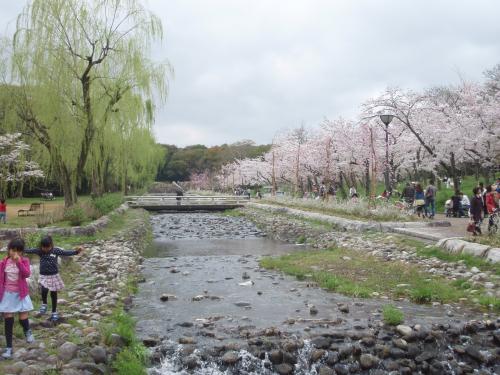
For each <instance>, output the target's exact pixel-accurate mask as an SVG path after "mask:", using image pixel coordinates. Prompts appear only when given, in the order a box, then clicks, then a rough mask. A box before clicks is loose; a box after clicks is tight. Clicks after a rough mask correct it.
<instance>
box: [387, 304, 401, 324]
mask: <svg viewBox="0 0 500 375" xmlns="http://www.w3.org/2000/svg"><path fill="white" fill-rule="evenodd" d="M382 311H383V316H384V322H386V323H387V324H389V325H391V326H397V325H398V324H401V323H403V321H404V315H403V312H402V311H401V310H399V309H398V308H397V307H395V306H394V305H385V306H384V308H383V310H382Z"/></svg>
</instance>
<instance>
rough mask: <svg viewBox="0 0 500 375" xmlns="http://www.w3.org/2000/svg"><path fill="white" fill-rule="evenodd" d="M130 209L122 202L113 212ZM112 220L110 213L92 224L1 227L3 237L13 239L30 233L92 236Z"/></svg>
mask: <svg viewBox="0 0 500 375" xmlns="http://www.w3.org/2000/svg"><path fill="white" fill-rule="evenodd" d="M127 209H128V205H127V204H125V203H124V204H122V205H121V206H120V207H118V208H117V209H115V210H113V213H116V214H123V213H124V212H125V211H126V210H127ZM110 221H111V218H110V215H105V216H102V217H100V218H99V219H97V220H94V221H93V222H91V223H90V224H87V225H82V226H76V227H67V228H60V227H45V228H35V227H26V228H7V229H0V238H1V239H11V238H14V237H23V236H25V235H26V234H28V233H43V234H48V235H55V234H57V235H60V236H91V235H94V234H96V233H97V232H98V231H100V230H102V229H104V228H106V227H107V226H108V225H109V223H110Z"/></svg>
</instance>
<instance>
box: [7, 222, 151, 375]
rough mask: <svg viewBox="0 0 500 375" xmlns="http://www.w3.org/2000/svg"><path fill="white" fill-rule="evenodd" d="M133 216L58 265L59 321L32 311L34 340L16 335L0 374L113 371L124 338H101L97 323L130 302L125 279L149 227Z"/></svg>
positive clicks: (133, 270)
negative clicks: (122, 229)
mask: <svg viewBox="0 0 500 375" xmlns="http://www.w3.org/2000/svg"><path fill="white" fill-rule="evenodd" d="M138 216H139V217H138V218H137V219H136V221H135V222H134V223H133V225H132V229H130V230H127V232H126V233H121V234H119V235H117V236H116V237H113V238H112V239H110V240H105V241H104V240H103V241H96V242H93V243H89V244H85V250H84V252H83V253H82V254H81V255H80V256H76V257H72V258H71V259H72V260H71V261H69V263H67V264H64V265H63V266H62V269H63V270H65V271H63V272H65V274H64V278H65V281H66V289H65V292H63V293H62V298H61V297H60V299H59V305H60V308H59V310H60V312H61V315H62V316H61V320H60V322H59V323H58V324H55V325H54V324H53V323H51V322H49V321H48V320H47V316H38V315H37V314H36V313H35V314H32V316H31V317H30V320H31V325H32V329H33V333H34V335H35V338H36V342H35V343H33V344H26V343H25V341H24V339H21V336H19V338H15V340H14V356H13V360H10V361H0V373H1V374H6V375H7V374H21V375H42V374H63V375H92V374H109V373H111V372H112V367H111V364H112V362H113V360H114V358H115V356H116V355H117V353H119V352H120V351H121V349H122V347H123V346H124V345H125V341H124V339H123V337H121V336H119V335H117V334H112V335H111V336H110V337H108V338H106V339H105V337H104V336H103V332H102V330H101V328H102V326H101V324H102V322H103V320H104V319H106V318H107V317H109V316H110V315H111V314H112V312H113V310H114V309H115V308H116V307H117V306H119V305H122V304H125V305H128V304H130V303H131V301H132V300H131V297H130V296H128V294H127V283H128V282H129V281H130V276H131V275H136V274H137V272H138V264H139V262H141V261H142V251H143V248H144V243H145V239H146V234H147V228H148V227H149V225H148V223H146V221H145V217H146V216H145V215H138ZM32 298H33V297H32ZM38 307H39V305H38V304H37V303H36V304H35V308H36V309H37V308H38ZM16 324H17V323H16ZM2 341H3V340H2Z"/></svg>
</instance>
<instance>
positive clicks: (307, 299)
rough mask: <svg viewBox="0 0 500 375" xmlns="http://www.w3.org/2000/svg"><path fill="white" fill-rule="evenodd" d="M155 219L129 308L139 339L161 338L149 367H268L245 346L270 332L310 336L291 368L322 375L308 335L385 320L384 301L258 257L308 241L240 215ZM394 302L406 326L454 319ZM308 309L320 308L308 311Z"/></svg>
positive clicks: (212, 370)
mask: <svg viewBox="0 0 500 375" xmlns="http://www.w3.org/2000/svg"><path fill="white" fill-rule="evenodd" d="M152 224H153V233H154V237H155V239H154V246H153V247H152V248H151V249H149V250H148V252H147V253H146V255H145V256H146V260H145V261H144V263H143V276H144V278H145V280H144V282H143V283H141V284H140V287H139V292H138V294H137V297H136V298H135V300H134V307H133V309H132V311H131V312H132V314H133V315H134V316H135V317H136V318H137V319H138V324H137V332H138V335H139V337H140V338H150V337H156V338H158V339H159V340H160V341H162V343H163V344H162V345H163V346H164V349H163V354H164V358H163V360H162V362H161V364H160V365H159V366H157V367H156V368H154V369H151V373H153V374H184V373H195V374H200V375H201V374H272V373H274V372H272V371H271V370H270V368H272V367H271V366H270V363H269V360H268V358H267V357H264V358H261V357H259V358H257V357H256V356H254V355H252V354H250V353H249V351H247V349H248V344H247V341H248V340H250V339H252V340H256V339H259V338H260V337H269V336H279V337H281V338H292V339H293V338H301V339H304V340H305V345H304V346H303V347H302V348H301V349H300V350H299V351H298V355H297V364H296V365H295V373H296V374H304V375H305V374H316V369H315V368H311V367H310V364H309V361H308V358H309V355H310V353H309V352H310V350H311V346H310V343H309V341H308V340H309V339H310V338H313V337H315V336H317V335H319V334H322V333H325V332H331V331H332V329H335V330H337V331H342V332H347V333H346V337H357V338H358V339H359V338H360V337H362V336H363V332H366V331H368V330H369V329H370V327H373V326H374V325H376V324H377V322H380V320H381V313H380V311H381V307H382V306H383V305H385V304H387V301H384V300H378V299H363V300H361V299H355V298H350V297H345V296H342V295H339V294H335V293H330V292H327V291H324V290H322V289H321V288H318V287H317V286H316V285H315V284H314V283H313V282H311V281H307V280H306V281H298V280H296V279H295V278H292V277H288V276H283V275H281V274H280V273H278V272H274V271H268V270H264V269H261V268H260V267H259V264H258V262H259V259H260V258H261V257H262V256H264V255H279V254H286V253H290V252H293V251H297V250H303V249H304V247H303V246H297V245H293V244H285V243H281V242H277V241H274V240H270V239H267V238H266V237H265V235H264V234H263V233H262V232H261V231H259V230H258V229H257V228H256V227H255V226H254V225H253V224H251V223H250V222H248V221H246V220H245V219H243V218H239V217H224V216H220V215H216V214H204V213H190V214H161V215H156V216H153V217H152ZM311 251H313V250H311ZM162 295H164V298H163V301H162V299H161V298H160V297H161V296H162ZM339 303H345V304H348V305H349V306H350V311H349V312H348V313H342V312H340V311H339V309H338V304H339ZM397 305H398V306H399V307H401V308H402V309H403V311H404V314H405V319H406V323H408V324H411V323H412V322H419V323H420V324H422V322H424V323H426V324H429V325H430V324H432V323H436V322H438V323H439V322H449V318H447V317H446V311H445V310H444V309H443V308H434V307H427V306H419V305H413V304H409V303H397ZM311 306H315V308H316V310H317V313H315V314H313V315H311ZM456 317H457V318H459V312H458V313H456ZM462 318H463V317H462ZM179 342H181V343H183V344H179ZM222 346H226V347H234V348H235V350H236V351H239V356H240V360H239V361H238V363H237V365H236V366H234V367H229V368H227V367H226V366H221V361H220V360H217V359H215V360H214V359H213V357H210V356H208V355H206V353H210V351H211V349H212V348H221V347H222ZM186 347H187V348H190V349H189V351H188V352H187V353H186ZM187 355H188V356H191V357H192V356H194V357H196V358H198V359H199V362H198V365H197V366H196V368H195V369H192V370H186V369H185V368H186V361H185V358H186V356H187ZM187 367H189V365H188V366H187ZM193 367H194V366H193Z"/></svg>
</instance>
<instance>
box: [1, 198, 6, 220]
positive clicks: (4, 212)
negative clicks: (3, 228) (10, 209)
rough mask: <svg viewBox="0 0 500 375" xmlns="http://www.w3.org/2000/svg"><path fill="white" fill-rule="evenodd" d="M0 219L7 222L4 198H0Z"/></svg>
mask: <svg viewBox="0 0 500 375" xmlns="http://www.w3.org/2000/svg"><path fill="white" fill-rule="evenodd" d="M0 220H1V221H3V223H4V224H5V223H6V222H7V203H5V199H3V198H2V199H0Z"/></svg>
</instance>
